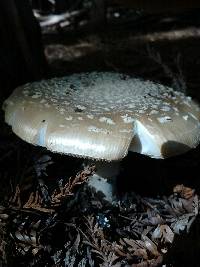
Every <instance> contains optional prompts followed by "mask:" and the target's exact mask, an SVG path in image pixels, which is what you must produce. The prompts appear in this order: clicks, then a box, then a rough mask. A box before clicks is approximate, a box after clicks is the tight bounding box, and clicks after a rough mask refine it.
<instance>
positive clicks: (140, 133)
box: [129, 120, 162, 158]
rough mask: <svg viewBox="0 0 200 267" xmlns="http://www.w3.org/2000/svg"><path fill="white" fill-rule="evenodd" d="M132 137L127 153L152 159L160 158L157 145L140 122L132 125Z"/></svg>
mask: <svg viewBox="0 0 200 267" xmlns="http://www.w3.org/2000/svg"><path fill="white" fill-rule="evenodd" d="M134 133H135V135H134V137H133V140H132V142H131V144H130V147H129V151H132V152H137V153H140V154H143V155H147V156H150V157H153V158H161V157H162V155H161V152H160V148H159V146H158V144H157V143H156V141H155V140H154V136H153V135H151V134H150V133H149V132H148V130H147V129H146V128H145V126H144V125H143V124H142V123H141V122H140V121H137V120H136V121H135V123H134Z"/></svg>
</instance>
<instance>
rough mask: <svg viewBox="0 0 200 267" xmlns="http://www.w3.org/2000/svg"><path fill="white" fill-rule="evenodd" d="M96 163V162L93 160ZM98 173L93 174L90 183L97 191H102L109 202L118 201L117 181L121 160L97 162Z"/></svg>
mask: <svg viewBox="0 0 200 267" xmlns="http://www.w3.org/2000/svg"><path fill="white" fill-rule="evenodd" d="M93 163H94V162H93ZM95 165H96V169H97V171H96V173H95V174H93V175H92V176H91V177H90V179H89V181H88V185H89V186H90V187H91V188H93V189H94V190H95V191H96V192H97V193H100V194H101V195H102V197H103V199H104V200H106V201H108V202H109V203H114V202H115V201H116V181H117V176H118V175H119V172H120V162H119V161H114V162H105V161H102V162H95Z"/></svg>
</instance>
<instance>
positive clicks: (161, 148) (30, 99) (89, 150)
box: [3, 72, 200, 161]
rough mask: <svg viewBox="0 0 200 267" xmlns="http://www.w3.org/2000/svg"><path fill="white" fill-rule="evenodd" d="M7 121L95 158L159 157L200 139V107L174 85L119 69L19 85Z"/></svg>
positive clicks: (39, 139)
mask: <svg viewBox="0 0 200 267" xmlns="http://www.w3.org/2000/svg"><path fill="white" fill-rule="evenodd" d="M3 107H4V110H5V119H6V122H7V123H8V124H9V125H11V126H12V129H13V131H14V132H15V133H16V134H17V135H18V136H19V137H21V138H22V139H24V140H25V141H27V142H29V143H32V144H34V145H39V146H44V147H46V148H47V149H49V150H51V151H54V152H59V153H64V154H68V155H74V156H79V157H86V158H92V159H103V160H108V161H111V160H119V159H121V158H123V157H125V156H126V154H127V153H128V150H131V151H135V152H138V153H141V154H145V155H148V156H150V157H154V158H165V157H169V156H174V155H177V154H181V153H183V152H185V151H187V150H189V149H191V148H194V147H196V146H197V145H198V144H199V141H200V131H199V130H200V123H199V122H200V109H199V107H198V105H197V104H196V103H195V102H194V101H192V100H191V98H190V97H186V96H185V95H184V94H182V93H180V92H177V91H174V90H173V89H172V88H169V87H166V86H163V85H160V84H156V83H153V82H151V81H143V80H140V79H135V78H131V77H129V76H126V75H124V74H118V73H96V72H93V73H83V74H74V75H71V76H68V77H64V78H54V79H51V80H43V81H40V82H34V83H29V84H26V85H24V86H21V87H18V88H17V89H16V90H15V91H14V92H13V94H12V95H11V96H10V97H9V98H8V99H7V100H6V101H5V102H4V106H3Z"/></svg>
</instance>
